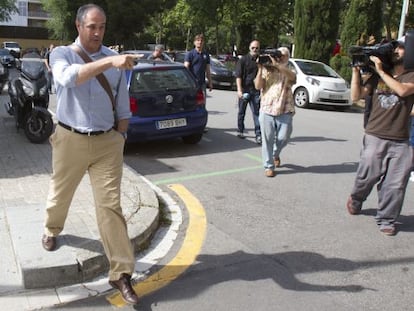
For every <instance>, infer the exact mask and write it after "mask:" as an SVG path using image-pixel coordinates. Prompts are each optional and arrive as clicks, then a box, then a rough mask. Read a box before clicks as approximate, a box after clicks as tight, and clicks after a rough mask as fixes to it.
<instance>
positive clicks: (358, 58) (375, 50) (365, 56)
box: [349, 41, 397, 72]
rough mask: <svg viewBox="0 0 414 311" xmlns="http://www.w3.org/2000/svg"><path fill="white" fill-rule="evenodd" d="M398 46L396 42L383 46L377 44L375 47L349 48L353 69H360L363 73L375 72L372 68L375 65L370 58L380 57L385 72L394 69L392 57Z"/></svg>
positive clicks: (354, 46)
mask: <svg viewBox="0 0 414 311" xmlns="http://www.w3.org/2000/svg"><path fill="white" fill-rule="evenodd" d="M396 46H397V42H396V41H392V42H387V43H383V44H377V45H374V46H358V45H353V46H351V47H350V48H349V54H351V57H352V62H351V66H352V67H360V68H361V70H362V71H365V72H373V71H372V70H373V69H372V68H371V66H374V63H373V62H372V61H371V60H370V59H369V57H370V56H376V57H378V58H379V59H380V60H381V61H382V64H383V68H384V70H385V71H390V70H391V69H392V66H393V65H392V56H393V53H394V50H395V48H396Z"/></svg>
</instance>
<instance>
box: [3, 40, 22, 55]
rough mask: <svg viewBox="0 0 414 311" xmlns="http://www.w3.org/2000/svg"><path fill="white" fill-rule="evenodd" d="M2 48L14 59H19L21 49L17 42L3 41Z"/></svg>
mask: <svg viewBox="0 0 414 311" xmlns="http://www.w3.org/2000/svg"><path fill="white" fill-rule="evenodd" d="M2 48H3V49H7V50H9V51H10V54H11V55H13V56H14V57H16V58H20V53H21V47H20V45H19V44H18V43H17V42H14V41H5V42H3V43H2Z"/></svg>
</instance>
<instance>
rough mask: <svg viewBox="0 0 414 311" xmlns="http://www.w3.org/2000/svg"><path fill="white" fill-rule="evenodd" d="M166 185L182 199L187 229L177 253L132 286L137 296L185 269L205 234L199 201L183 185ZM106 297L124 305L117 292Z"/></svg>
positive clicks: (171, 279) (114, 302) (173, 278)
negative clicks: (185, 211) (185, 212)
mask: <svg viewBox="0 0 414 311" xmlns="http://www.w3.org/2000/svg"><path fill="white" fill-rule="evenodd" d="M168 187H169V188H170V189H171V190H173V191H174V192H175V193H176V194H177V195H178V196H179V197H180V198H181V199H182V200H183V202H184V204H185V206H186V208H187V210H188V218H189V220H188V227H187V231H186V234H185V237H184V241H183V244H182V246H181V248H180V250H179V251H178V253H177V255H176V256H175V257H174V258H173V259H172V260H171V261H170V262H169V263H168V264H167V265H166V266H165V267H164V268H162V269H161V270H159V271H157V272H156V273H154V274H152V275H150V277H148V278H147V279H145V280H143V281H142V282H139V283H137V284H135V285H134V286H133V287H134V289H135V292H136V293H137V295H138V296H139V297H142V296H145V295H148V294H149V293H151V292H154V291H156V290H158V289H161V288H163V287H164V286H166V285H168V284H169V283H171V282H172V281H173V280H175V279H176V278H177V277H178V276H180V275H181V274H182V273H183V272H184V271H185V270H187V269H188V267H189V266H191V265H192V264H193V263H194V261H195V259H196V258H197V256H198V254H199V253H200V251H201V247H202V245H203V242H204V238H205V235H206V227H207V220H206V214H205V211H204V208H203V206H202V205H201V203H200V201H198V199H197V198H196V197H194V196H193V195H192V194H191V193H190V192H189V191H188V190H187V189H186V188H185V187H184V186H183V185H179V184H173V185H169V186H168ZM106 299H107V300H108V301H109V303H111V304H112V305H114V306H117V307H122V306H125V305H126V303H125V301H124V300H123V299H122V297H121V294H120V293H119V292H116V293H114V294H112V295H109V296H107V297H106Z"/></svg>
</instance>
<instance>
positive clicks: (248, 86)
mask: <svg viewBox="0 0 414 311" xmlns="http://www.w3.org/2000/svg"><path fill="white" fill-rule="evenodd" d="M259 51H260V42H259V41H258V40H253V41H252V42H250V45H249V53H247V54H246V55H243V56H242V57H241V59H239V61H238V62H237V64H236V85H237V98H238V108H239V110H238V114H237V128H238V132H237V137H239V138H245V136H244V130H245V127H244V118H245V116H246V108H247V105H249V106H250V110H251V112H252V116H253V122H254V133H255V137H256V143H258V144H261V143H262V137H261V132H260V124H259V109H260V91H259V90H257V89H256V88H255V85H254V79H255V78H256V75H257V62H256V60H257V57H258V56H259Z"/></svg>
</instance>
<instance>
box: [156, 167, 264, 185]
mask: <svg viewBox="0 0 414 311" xmlns="http://www.w3.org/2000/svg"><path fill="white" fill-rule="evenodd" d="M258 168H262V166H261V165H260V166H250V167H243V168H235V169H231V170H225V171H217V172H211V173H204V174H194V175H189V176H181V177H174V178H168V179H161V180H158V181H154V184H155V185H157V186H158V185H162V184H170V183H176V182H183V181H186V180H192V179H200V178H207V177H212V176H222V175H228V174H234V173H241V172H246V171H252V170H257V169H258Z"/></svg>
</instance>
